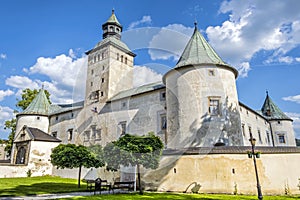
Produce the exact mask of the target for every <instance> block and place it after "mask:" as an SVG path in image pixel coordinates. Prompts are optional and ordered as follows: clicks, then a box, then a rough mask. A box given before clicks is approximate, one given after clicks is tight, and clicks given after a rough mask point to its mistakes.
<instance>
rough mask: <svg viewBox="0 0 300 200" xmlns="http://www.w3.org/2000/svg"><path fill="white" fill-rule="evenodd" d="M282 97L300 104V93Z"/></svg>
mask: <svg viewBox="0 0 300 200" xmlns="http://www.w3.org/2000/svg"><path fill="white" fill-rule="evenodd" d="M282 99H283V100H285V101H292V102H296V103H299V104H300V95H295V96H288V97H283V98H282Z"/></svg>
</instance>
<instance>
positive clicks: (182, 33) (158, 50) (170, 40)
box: [148, 24, 194, 60]
mask: <svg viewBox="0 0 300 200" xmlns="http://www.w3.org/2000/svg"><path fill="white" fill-rule="evenodd" d="M193 30H194V28H191V27H185V26H183V25H182V24H171V25H168V26H166V27H163V28H161V30H160V31H159V32H158V34H156V35H154V36H153V38H152V40H151V41H150V42H149V50H148V53H149V54H150V57H151V59H152V60H157V59H162V60H167V59H170V58H173V59H174V60H178V59H179V57H180V55H181V54H182V52H183V50H184V48H185V46H186V44H187V42H188V40H189V39H190V37H191V35H192V33H193ZM174 41H176V42H174Z"/></svg>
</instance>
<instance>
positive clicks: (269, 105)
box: [261, 92, 292, 120]
mask: <svg viewBox="0 0 300 200" xmlns="http://www.w3.org/2000/svg"><path fill="white" fill-rule="evenodd" d="M261 112H262V114H263V115H264V116H265V117H266V118H268V119H274V120H281V119H285V120H292V119H291V118H289V117H288V116H287V115H286V114H284V113H283V112H282V111H281V110H280V109H279V108H278V106H277V105H276V104H275V103H274V102H273V101H272V99H271V98H270V96H269V94H268V92H267V96H266V99H265V102H264V104H263V106H262V108H261Z"/></svg>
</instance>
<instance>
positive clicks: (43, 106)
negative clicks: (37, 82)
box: [20, 89, 50, 115]
mask: <svg viewBox="0 0 300 200" xmlns="http://www.w3.org/2000/svg"><path fill="white" fill-rule="evenodd" d="M49 109H50V103H49V101H48V99H47V97H46V94H45V91H44V89H41V90H40V91H39V93H38V94H37V95H36V97H35V98H34V99H33V100H32V102H31V103H30V104H29V106H28V107H27V108H26V109H25V110H24V111H23V112H22V113H20V114H31V115H48V114H49Z"/></svg>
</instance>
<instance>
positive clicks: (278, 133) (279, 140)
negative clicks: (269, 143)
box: [261, 92, 296, 146]
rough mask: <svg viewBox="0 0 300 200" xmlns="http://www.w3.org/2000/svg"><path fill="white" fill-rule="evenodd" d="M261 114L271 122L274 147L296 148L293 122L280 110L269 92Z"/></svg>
mask: <svg viewBox="0 0 300 200" xmlns="http://www.w3.org/2000/svg"><path fill="white" fill-rule="evenodd" d="M261 112H262V114H263V116H264V117H266V118H267V119H268V120H269V122H270V129H271V133H272V139H273V146H296V141H295V134H294V129H293V124H292V123H293V120H292V119H291V118H289V117H288V116H286V114H284V113H283V112H282V111H281V110H280V109H279V107H278V106H277V105H276V104H275V103H274V102H273V101H272V99H271V98H270V96H269V94H268V92H267V96H266V99H265V101H264V104H263V106H262V108H261Z"/></svg>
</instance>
